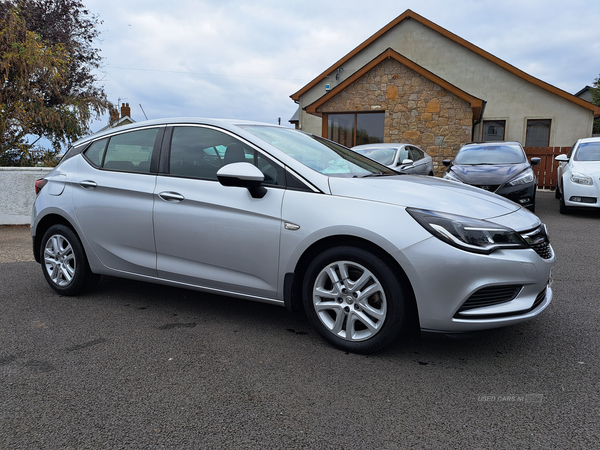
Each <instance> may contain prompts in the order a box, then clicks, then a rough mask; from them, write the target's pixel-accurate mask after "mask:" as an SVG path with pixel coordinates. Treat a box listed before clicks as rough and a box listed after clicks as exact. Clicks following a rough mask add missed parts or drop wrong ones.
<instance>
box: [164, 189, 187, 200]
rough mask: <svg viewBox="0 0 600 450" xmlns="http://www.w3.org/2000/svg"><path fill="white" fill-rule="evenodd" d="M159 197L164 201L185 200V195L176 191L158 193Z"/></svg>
mask: <svg viewBox="0 0 600 450" xmlns="http://www.w3.org/2000/svg"><path fill="white" fill-rule="evenodd" d="M158 196H159V197H160V198H162V199H163V200H164V201H166V202H182V201H183V200H185V197H184V196H183V195H181V194H178V193H177V192H167V191H165V192H161V193H160V194H158Z"/></svg>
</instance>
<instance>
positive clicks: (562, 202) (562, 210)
mask: <svg viewBox="0 0 600 450" xmlns="http://www.w3.org/2000/svg"><path fill="white" fill-rule="evenodd" d="M558 211H559V212H560V213H561V214H569V213H570V212H571V208H570V207H569V206H567V205H565V196H564V195H561V196H560V205H559V207H558Z"/></svg>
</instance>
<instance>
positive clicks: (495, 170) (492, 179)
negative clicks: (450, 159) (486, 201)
mask: <svg viewBox="0 0 600 450" xmlns="http://www.w3.org/2000/svg"><path fill="white" fill-rule="evenodd" d="M528 167H529V164H528V163H520V164H494V165H469V164H467V165H461V164H457V165H453V166H452V171H453V172H454V173H455V174H456V175H457V176H458V178H460V179H461V180H462V181H464V182H465V183H468V184H473V185H482V184H486V185H487V184H504V183H506V182H507V181H509V180H510V179H512V178H514V177H516V176H517V175H518V174H519V173H521V172H523V171H524V170H526V169H527V168H528Z"/></svg>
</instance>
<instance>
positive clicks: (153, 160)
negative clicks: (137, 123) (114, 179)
mask: <svg viewBox="0 0 600 450" xmlns="http://www.w3.org/2000/svg"><path fill="white" fill-rule="evenodd" d="M165 128H166V125H152V126H147V127H139V128H133V129H128V130H123V131H118V132H115V133H111V134H105V135H102V136H99V137H98V138H96V139H93V140H91V141H90V142H87V143H86V144H85V146H84V147H83V148H82V149H81V154H82V156H83V158H84V159H85V160H86V161H87V162H88V164H90V165H91V166H92V167H94V168H95V169H98V170H104V171H108V172H115V173H118V172H122V173H136V174H140V175H156V173H157V172H158V163H159V158H160V152H161V147H162V141H163V137H164V132H165ZM150 129H158V132H157V133H156V137H155V138H154V146H153V148H152V153H151V156H150V169H149V170H148V172H138V171H126V170H115V169H110V168H106V167H104V161H105V159H106V152H107V150H108V147H109V146H110V140H111V139H112V138H113V137H115V136H120V135H122V134H125V133H135V132H136V131H143V130H150ZM102 140H106V144H105V146H104V153H103V155H102V161H101V162H100V166H98V165H97V164H96V163H95V162H93V161H92V160H91V159H90V158H89V157H88V156H87V155H86V153H87V151H88V150H89V149H90V147H92V146H93V145H94V144H95V143H96V142H99V141H102Z"/></svg>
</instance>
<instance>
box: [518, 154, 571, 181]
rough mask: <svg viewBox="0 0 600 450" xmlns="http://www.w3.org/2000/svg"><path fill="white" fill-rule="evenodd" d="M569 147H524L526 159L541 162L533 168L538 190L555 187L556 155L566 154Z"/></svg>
mask: <svg viewBox="0 0 600 450" xmlns="http://www.w3.org/2000/svg"><path fill="white" fill-rule="evenodd" d="M569 150H571V147H526V148H525V153H526V154H527V159H531V158H541V159H542V162H541V163H539V164H538V165H537V166H535V167H534V168H533V171H534V172H535V174H536V176H537V179H538V188H543V189H549V188H552V189H553V188H554V187H555V186H556V168H557V167H558V161H555V160H554V157H555V156H556V155H561V154H567V153H569Z"/></svg>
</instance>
